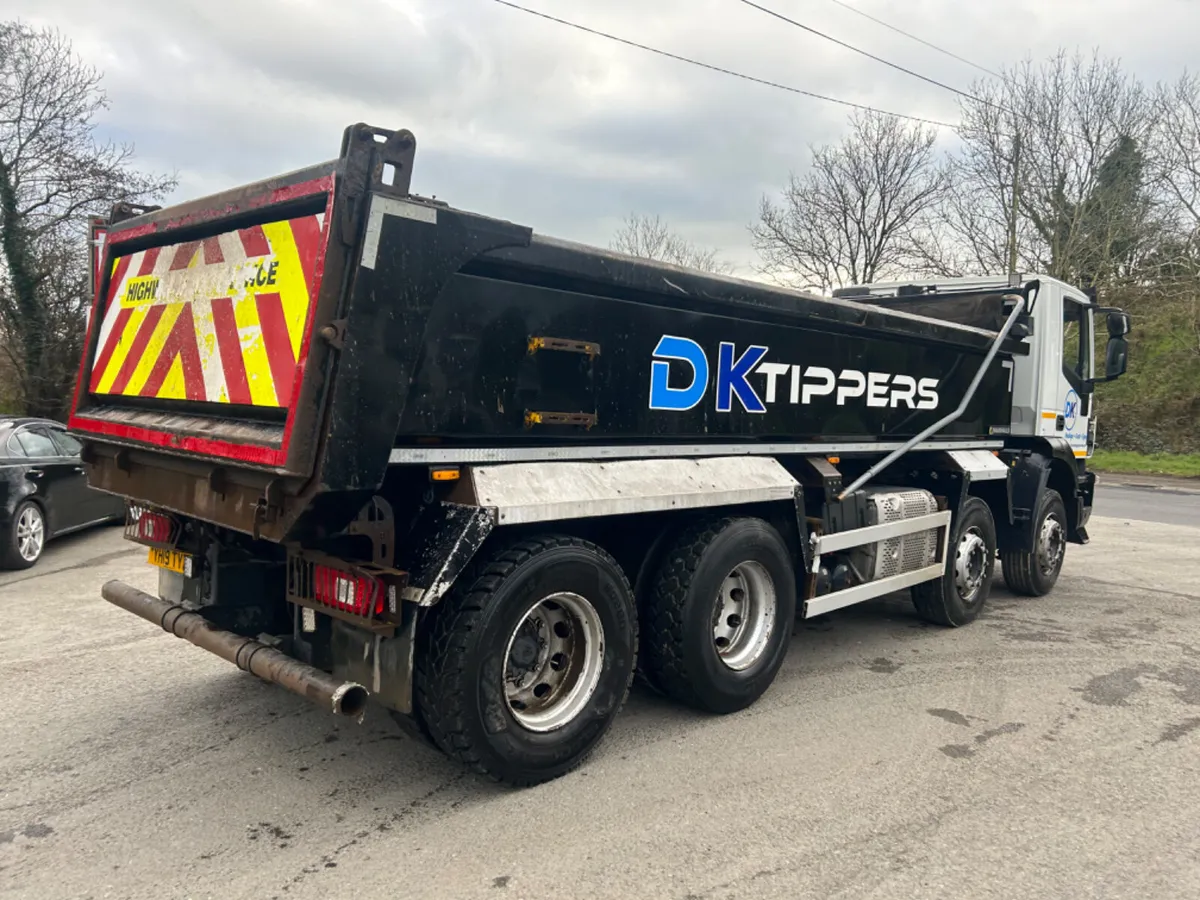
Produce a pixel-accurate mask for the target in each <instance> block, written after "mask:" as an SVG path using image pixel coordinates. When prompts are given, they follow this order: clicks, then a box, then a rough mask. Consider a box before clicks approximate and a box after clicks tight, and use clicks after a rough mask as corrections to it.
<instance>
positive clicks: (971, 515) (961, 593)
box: [912, 497, 996, 627]
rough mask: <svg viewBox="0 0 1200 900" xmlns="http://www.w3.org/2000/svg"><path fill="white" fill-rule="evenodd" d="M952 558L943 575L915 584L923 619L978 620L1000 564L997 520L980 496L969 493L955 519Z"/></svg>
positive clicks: (953, 624)
mask: <svg viewBox="0 0 1200 900" xmlns="http://www.w3.org/2000/svg"><path fill="white" fill-rule="evenodd" d="M949 555H950V559H949V560H948V561H947V565H946V571H945V573H944V574H943V575H942V577H941V578H936V579H934V580H933V581H925V582H922V583H921V584H918V585H915V586H914V587H913V588H912V599H913V604H914V605H915V606H916V607H917V612H918V613H920V615H921V617H922V618H923V619H926V620H927V621H929V622H933V623H935V624H937V625H946V626H950V627H958V626H960V625H966V624H968V623H970V622H973V621H975V619H976V617H977V616H978V615H979V612H980V610H982V609H983V607H984V604H985V603H987V598H988V595H989V594H990V593H991V592H992V576H993V575H994V574H995V568H996V523H995V521H994V520H993V519H992V511H991V510H990V509H989V508H988V505H987V504H986V503H984V502H983V501H982V500H980V499H979V498H978V497H968V498H967V502H966V503H965V504H963V508H962V510H961V512H960V513H959V515H958V518H957V521H955V522H954V523H953V531H952V532H951V535H950V546H949Z"/></svg>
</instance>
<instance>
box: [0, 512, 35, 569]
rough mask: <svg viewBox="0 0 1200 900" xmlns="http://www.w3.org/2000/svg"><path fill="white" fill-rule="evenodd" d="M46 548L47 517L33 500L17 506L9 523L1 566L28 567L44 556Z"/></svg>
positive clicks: (0, 553)
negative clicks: (43, 552)
mask: <svg viewBox="0 0 1200 900" xmlns="http://www.w3.org/2000/svg"><path fill="white" fill-rule="evenodd" d="M45 548H46V517H45V516H44V515H43V514H42V508H41V507H40V506H38V505H37V504H36V503H34V502H33V501H31V500H26V501H25V502H24V503H21V504H19V505H18V506H17V509H16V512H14V513H13V518H12V522H11V523H10V525H9V530H8V540H7V541H6V542H5V545H4V547H3V550H2V552H0V566H3V568H5V569H28V568H29V567H30V566H32V565H33V564H34V563H36V562H37V561H38V560H39V559H41V558H42V551H43V550H44V549H45Z"/></svg>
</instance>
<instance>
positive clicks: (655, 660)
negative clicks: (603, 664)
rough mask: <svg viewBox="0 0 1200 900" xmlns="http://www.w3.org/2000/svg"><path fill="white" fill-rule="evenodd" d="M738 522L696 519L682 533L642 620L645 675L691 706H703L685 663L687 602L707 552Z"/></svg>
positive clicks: (665, 690) (734, 517)
mask: <svg viewBox="0 0 1200 900" xmlns="http://www.w3.org/2000/svg"><path fill="white" fill-rule="evenodd" d="M736 521H738V517H736V516H727V517H725V518H720V519H710V520H706V521H701V522H697V523H695V524H694V525H692V526H691V527H689V528H688V529H686V530H685V531H684V532H683V533H682V534H681V535H680V536H679V538H678V539H677V541H676V543H675V546H674V547H673V548H672V549H671V551H670V553H669V554H668V555H667V558H666V559H665V560H664V564H663V566H662V568H660V569H659V572H658V577H657V578H656V579H655V596H656V598H657V600H658V602H657V603H655V604H653V608H652V609H648V610H647V611H646V614H645V620H644V621H643V623H642V628H643V630H644V631H645V633H646V637H645V640H644V642H643V645H642V646H643V658H644V662H643V665H644V668H645V672H646V675H647V676H648V677H649V678H650V680H651V681H652V682H653V683H654V686H655V687H657V688H658V689H659V690H660V691H662V693H664V694H665V695H667V696H668V697H670V698H671V699H673V700H676V701H678V702H680V703H684V704H688V705H690V706H697V705H700V703H701V699H700V697H699V695H698V694H697V693H696V691H695V689H694V688H693V687H692V679H691V677H690V675H689V673H688V670H687V666H686V664H685V662H684V651H683V648H684V604H685V603H686V602H687V593H688V588H689V586H690V585H691V582H692V576H693V575H694V574H695V571H696V569H697V568H698V567H699V565H700V561H701V559H702V557H703V555H704V551H705V550H706V549H707V548H708V545H709V544H710V543H712V541H713V539H714V538H715V537H716V536H717V535H718V534H720V533H721V532H722V531H723V530H724V529H725V528H727V527H728V526H729V525H730V524H732V523H733V522H736Z"/></svg>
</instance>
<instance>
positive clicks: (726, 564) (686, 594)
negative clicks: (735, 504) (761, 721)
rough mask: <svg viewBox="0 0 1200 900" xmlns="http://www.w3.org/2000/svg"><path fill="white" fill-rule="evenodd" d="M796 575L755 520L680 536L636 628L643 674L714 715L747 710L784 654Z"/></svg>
mask: <svg viewBox="0 0 1200 900" xmlns="http://www.w3.org/2000/svg"><path fill="white" fill-rule="evenodd" d="M795 614H796V576H795V572H794V571H793V569H792V560H791V554H790V553H789V552H788V548H787V545H786V544H785V543H784V541H783V538H781V537H780V536H779V532H777V531H776V530H775V529H774V528H772V527H771V526H770V525H769V524H767V523H766V522H764V521H762V520H761V519H750V518H727V519H721V520H718V521H715V522H714V521H707V522H701V523H697V524H696V525H694V526H693V527H691V528H689V529H687V530H686V531H684V532H683V533H682V534H681V535H680V536H679V538H678V539H677V540H676V541H675V543H674V544H673V546H672V547H671V549H670V551H669V552H668V553H667V554H666V556H665V557H664V559H663V561H662V564H661V566H660V568H659V571H658V576H657V578H656V580H655V584H654V588H653V590H652V592H651V594H650V596H649V597H648V598H647V604H646V609H645V611H644V618H643V620H642V629H643V641H642V653H643V660H642V665H643V668H644V670H645V672H646V674H647V676H648V677H649V678H650V679H651V680H652V681H653V682H654V684H655V685H656V686H657V687H658V689H659V690H661V691H662V692H663V693H664V694H666V695H667V696H669V697H672V698H674V699H676V700H678V701H680V702H682V703H686V704H688V705H690V706H694V707H697V708H699V709H703V710H707V711H709V712H714V713H730V712H735V711H737V710H739V709H745V708H746V707H748V706H750V705H751V704H752V703H754V702H755V701H756V700H758V698H759V697H761V696H762V694H763V693H764V692H765V691H766V690H767V688H768V687H770V686H771V682H772V681H774V679H775V675H776V674H777V673H778V672H779V667H780V666H781V665H782V664H783V660H784V657H785V656H786V655H787V649H788V645H789V643H790V642H791V637H792V620H793V619H794V618H795Z"/></svg>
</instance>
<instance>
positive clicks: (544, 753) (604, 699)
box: [414, 536, 637, 786]
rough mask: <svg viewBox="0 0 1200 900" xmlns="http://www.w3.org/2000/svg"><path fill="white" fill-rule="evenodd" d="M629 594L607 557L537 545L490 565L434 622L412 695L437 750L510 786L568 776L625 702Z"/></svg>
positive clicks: (435, 613)
mask: <svg viewBox="0 0 1200 900" xmlns="http://www.w3.org/2000/svg"><path fill="white" fill-rule="evenodd" d="M636 648H637V615H636V612H635V607H634V602H633V592H632V590H631V589H630V587H629V582H628V581H627V580H626V578H625V574H624V573H623V572H622V571H621V568H620V567H619V566H618V565H617V563H616V562H615V561H614V560H613V558H612V557H611V556H609V555H608V554H607V553H606V552H605V551H604V550H602V549H601V548H599V547H597V546H596V545H594V544H590V543H588V542H586V541H583V540H579V539H577V538H573V537H555V536H543V537H537V538H533V539H530V540H525V541H522V542H521V543H518V544H515V545H513V546H510V547H508V548H507V549H504V550H501V551H499V552H497V553H495V554H494V555H493V556H492V557H491V558H490V559H488V560H487V561H486V562H484V563H483V564H482V565H481V566H480V567H479V568H477V569H476V575H475V576H474V578H472V579H468V580H465V581H464V582H462V584H461V589H460V588H459V587H456V588H455V589H454V590H453V591H452V592H451V594H450V596H448V597H447V598H446V599H445V600H443V601H442V602H441V603H440V604H439V605H438V606H435V607H434V608H433V609H432V610H431V615H430V619H429V621H428V622H426V623H425V628H424V630H423V631H422V632H421V633H420V636H419V638H418V645H417V659H416V670H415V672H414V689H415V690H414V692H415V696H416V703H417V708H418V714H419V715H420V716H421V719H422V721H423V722H424V724H425V726H426V727H427V728H428V729H429V733H430V734H431V735H432V737H433V740H434V742H435V743H436V744H437V745H438V747H439V748H441V749H442V750H443V751H444V752H445V753H446V754H448V755H449V756H451V757H453V758H455V759H457V760H459V761H460V762H462V763H464V764H465V765H467V766H469V767H470V768H472V769H473V770H475V771H476V772H479V773H480V774H483V775H487V776H489V777H491V778H493V779H495V780H497V781H503V782H507V783H509V784H512V785H516V786H527V785H533V784H538V783H540V782H543V781H549V780H551V779H553V778H557V777H559V776H560V775H564V774H566V773H567V772H569V771H571V770H572V769H574V768H575V767H576V766H578V765H579V764H580V763H581V762H583V760H584V758H585V757H586V756H587V754H588V753H589V752H590V751H591V750H592V749H593V748H594V747H595V746H596V744H597V743H599V741H600V739H601V737H603V736H604V733H605V732H606V731H607V730H608V727H609V725H611V724H612V721H613V719H614V718H615V716H616V714H617V712H618V711H619V710H620V708H621V705H622V704H623V703H624V702H625V698H626V696H627V695H628V693H629V685H630V682H631V681H632V679H633V669H634V662H635V657H636V655H637V649H636Z"/></svg>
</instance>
